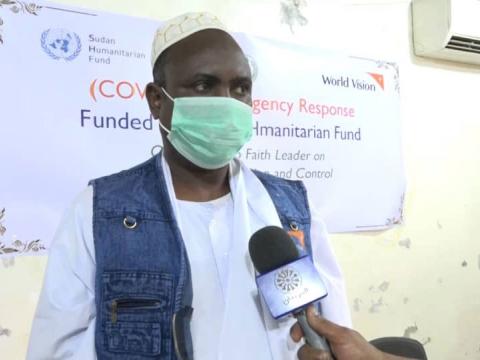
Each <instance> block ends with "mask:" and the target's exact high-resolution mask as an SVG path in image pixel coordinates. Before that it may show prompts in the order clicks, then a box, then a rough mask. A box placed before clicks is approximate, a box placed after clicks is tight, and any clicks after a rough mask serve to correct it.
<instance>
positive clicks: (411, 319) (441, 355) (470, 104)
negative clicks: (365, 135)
mask: <svg viewBox="0 0 480 360" xmlns="http://www.w3.org/2000/svg"><path fill="white" fill-rule="evenodd" d="M58 2H60V3H65V4H72V5H77V6H83V7H87V8H94V9H100V10H106V11H110V12H119V13H125V14H129V15H133V16H143V17H154V18H158V19H165V18H168V17H170V16H174V15H177V14H179V13H181V12H185V11H192V10H193V11H195V10H207V11H211V12H214V13H216V14H217V15H219V16H220V17H221V18H223V20H224V22H225V23H227V25H229V26H230V27H231V28H232V30H238V31H248V32H250V33H254V34H259V35H262V36H265V37H275V38H279V39H281V40H284V41H292V42H299V43H304V44H310V45H313V46H319V47H326V48H334V49H338V50H341V51H344V52H347V53H351V54H354V55H357V56H366V57H373V58H379V59H386V60H393V61H396V62H398V63H399V64H400V76H401V94H402V113H403V134H402V136H403V142H404V156H405V163H406V171H407V179H408V191H407V197H406V205H405V224H404V225H403V226H400V227H398V228H396V229H393V230H390V231H386V232H380V233H364V234H343V235H333V236H332V240H333V244H334V247H335V249H336V252H337V256H338V258H339V261H340V263H341V265H342V268H343V269H344V273H345V276H346V281H347V287H348V292H349V298H350V304H351V308H352V315H353V320H354V325H355V327H356V328H357V329H358V330H359V331H360V332H361V333H362V334H363V335H364V336H365V337H366V338H368V339H371V338H375V337H380V336H387V335H395V336H403V335H404V334H406V335H409V336H411V337H413V338H416V339H418V340H420V341H422V342H424V343H425V344H426V349H427V352H428V355H429V357H430V358H431V359H480V338H479V336H478V334H480V286H479V284H480V241H478V235H477V231H479V230H480V225H479V221H478V220H479V219H480V181H479V179H480V166H479V164H480V141H479V140H478V139H479V138H480V117H479V115H478V111H477V109H478V104H479V102H478V93H479V92H478V89H479V84H480V68H478V67H477V68H475V67H471V66H467V65H455V64H451V63H447V62H437V61H431V60H424V59H420V58H416V57H415V56H414V55H413V53H412V50H411V33H410V15H409V14H410V2H409V1H406V0H405V1H401V0H399V1H393V0H391V1H387V0H383V1H382V0H377V1H366V0H356V1H353V0H352V1H343V2H342V1H321V0H317V1H313V0H309V1H307V6H306V7H305V8H304V10H303V13H304V15H305V16H306V18H307V19H308V20H309V23H308V25H307V26H305V27H297V28H295V33H293V34H292V33H291V31H290V29H289V28H288V26H286V25H282V24H280V2H279V1H274V0H243V1H238V0H237V1H234V0H205V1H202V2H200V1H193V0H191V1H183V2H180V1H176V2H163V1H162V2H160V1H158V0H142V1H126V0H108V1H107V0H105V1H94V0H82V1H81V0H63V1H58ZM1 11H3V10H1ZM291 86H296V85H295V84H291ZM406 245H409V246H408V247H407V246H406ZM45 263H46V259H45V258H44V257H22V258H17V259H15V260H14V261H13V260H10V261H9V260H0V358H2V359H8V360H10V359H13V360H16V359H22V358H24V354H25V350H26V344H27V339H28V332H29V327H30V322H31V318H32V316H33V311H34V307H35V303H36V300H37V298H38V295H39V290H40V287H41V281H42V276H43V271H44V268H45ZM2 327H3V328H2ZM5 329H8V330H9V331H5Z"/></svg>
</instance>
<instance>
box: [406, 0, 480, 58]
mask: <svg viewBox="0 0 480 360" xmlns="http://www.w3.org/2000/svg"><path fill="white" fill-rule="evenodd" d="M412 25H413V44H414V50H415V54H416V55H418V56H424V57H430V58H437V59H445V60H451V61H457V62H462V63H469V64H478V65H480V0H413V2H412Z"/></svg>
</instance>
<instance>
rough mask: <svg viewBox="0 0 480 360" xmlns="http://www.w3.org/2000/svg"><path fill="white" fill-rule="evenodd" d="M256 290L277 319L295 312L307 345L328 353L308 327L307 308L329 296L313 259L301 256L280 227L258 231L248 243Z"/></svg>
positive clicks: (269, 227) (324, 344) (322, 340)
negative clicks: (256, 274) (255, 272)
mask: <svg viewBox="0 0 480 360" xmlns="http://www.w3.org/2000/svg"><path fill="white" fill-rule="evenodd" d="M248 250H249V253H250V257H251V259H252V262H253V265H254V266H255V269H256V270H257V272H258V273H259V274H260V275H258V276H257V277H256V282H257V287H258V290H259V291H260V293H261V295H262V297H263V299H264V300H265V303H266V304H267V306H268V309H269V310H270V313H271V315H272V316H273V318H274V319H278V318H280V317H282V316H284V315H286V314H289V313H293V314H294V315H295V316H296V318H297V320H298V322H299V324H300V326H301V328H302V330H303V333H304V335H305V340H306V342H307V344H308V345H310V346H312V347H313V348H316V349H321V350H324V351H328V352H329V353H330V354H331V350H330V346H329V345H328V342H327V341H326V340H325V339H324V338H323V337H321V336H320V335H319V334H317V333H316V332H315V331H314V330H313V329H312V328H311V327H310V325H309V324H308V322H307V315H306V312H305V308H306V307H307V306H308V305H309V304H311V303H313V302H315V301H318V300H320V299H322V298H324V297H325V296H327V295H328V293H327V290H326V288H325V284H324V283H323V280H322V278H321V277H320V274H319V273H318V271H317V269H316V268H315V266H314V265H313V261H312V259H311V258H310V256H308V255H305V256H300V253H299V251H298V248H297V246H296V245H295V243H294V242H293V240H292V239H291V238H290V236H289V235H288V234H287V233H286V232H285V231H284V230H283V229H282V228H279V227H277V226H266V227H264V228H262V229H260V230H258V231H257V232H255V233H254V234H253V235H252V236H251V238H250V241H249V243H248Z"/></svg>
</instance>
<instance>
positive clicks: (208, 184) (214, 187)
mask: <svg viewBox="0 0 480 360" xmlns="http://www.w3.org/2000/svg"><path fill="white" fill-rule="evenodd" d="M165 150H166V151H165V160H166V161H167V164H168V166H169V167H170V173H171V174H172V184H173V188H174V190H175V196H176V198H177V199H179V200H188V201H198V202H200V201H210V200H214V199H218V198H219V197H222V196H223V195H226V194H228V193H229V192H230V185H229V181H228V165H227V166H225V167H223V168H220V169H216V170H206V169H201V168H199V167H197V166H195V165H194V164H192V163H190V162H189V161H188V160H186V159H185V158H183V157H181V156H180V155H179V154H178V153H176V152H174V151H168V150H167V149H165Z"/></svg>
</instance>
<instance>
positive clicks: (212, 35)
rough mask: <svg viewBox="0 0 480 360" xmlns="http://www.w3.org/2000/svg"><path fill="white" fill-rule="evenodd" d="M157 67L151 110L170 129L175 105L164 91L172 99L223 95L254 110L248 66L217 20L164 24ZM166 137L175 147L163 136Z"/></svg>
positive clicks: (154, 54)
mask: <svg viewBox="0 0 480 360" xmlns="http://www.w3.org/2000/svg"><path fill="white" fill-rule="evenodd" d="M192 19H194V20H192ZM185 24H186V25H185ZM182 31H183V32H182ZM152 66H153V78H154V82H153V83H150V84H149V85H148V87H147V98H148V103H149V106H150V111H151V112H152V114H153V116H154V118H156V119H160V121H161V123H162V124H163V125H164V126H165V127H166V128H168V129H170V127H171V118H172V110H173V102H172V100H171V99H169V98H168V97H167V96H166V95H165V93H164V92H163V90H162V87H163V88H164V89H165V91H166V92H167V93H168V94H169V95H170V96H171V97H172V98H177V97H200V96H202V97H203V96H222V97H232V98H234V99H237V100H239V101H241V102H243V103H245V104H248V105H251V101H252V100H251V88H252V80H251V74H250V67H249V64H248V61H247V59H246V57H245V55H244V54H243V52H242V50H241V48H240V47H239V45H238V44H237V42H236V41H235V40H234V39H233V38H232V37H231V35H230V34H228V33H227V32H226V31H225V30H224V28H223V26H222V25H221V24H220V23H219V22H218V20H217V19H216V18H215V17H212V16H211V15H208V14H187V15H182V16H180V17H177V18H175V19H172V20H170V21H168V22H167V23H166V24H164V25H163V26H162V27H161V28H160V29H159V31H157V34H156V37H155V40H154V46H153V51H152ZM162 136H163V138H164V145H165V146H169V144H168V140H167V141H165V134H164V133H163V132H162Z"/></svg>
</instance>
